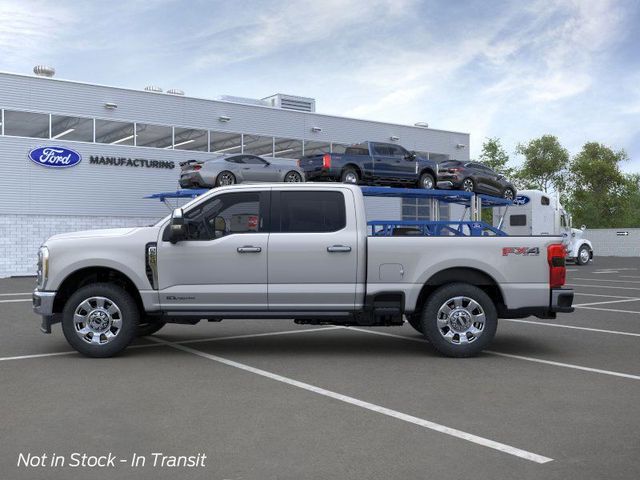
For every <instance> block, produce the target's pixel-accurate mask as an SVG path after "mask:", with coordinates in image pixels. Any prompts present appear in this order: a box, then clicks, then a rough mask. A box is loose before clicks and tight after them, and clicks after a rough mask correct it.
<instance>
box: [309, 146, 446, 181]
mask: <svg viewBox="0 0 640 480" xmlns="http://www.w3.org/2000/svg"><path fill="white" fill-rule="evenodd" d="M298 166H299V167H300V168H302V169H303V170H304V173H305V177H306V179H307V180H308V181H314V180H315V181H317V180H333V181H341V182H343V183H352V184H359V183H362V184H367V185H371V184H376V185H402V186H414V187H418V188H424V189H432V188H436V181H437V178H438V163H437V162H434V161H433V160H428V159H426V158H423V157H421V156H419V155H416V154H415V153H413V152H409V151H408V150H406V149H405V148H403V147H401V146H400V145H395V144H393V143H381V142H364V143H360V144H357V145H351V146H349V147H347V148H346V150H345V152H344V153H343V154H338V153H324V154H318V155H310V156H307V157H303V158H301V159H300V160H298Z"/></svg>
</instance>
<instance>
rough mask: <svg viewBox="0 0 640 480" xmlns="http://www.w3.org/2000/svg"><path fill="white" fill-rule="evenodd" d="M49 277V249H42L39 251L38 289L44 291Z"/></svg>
mask: <svg viewBox="0 0 640 480" xmlns="http://www.w3.org/2000/svg"><path fill="white" fill-rule="evenodd" d="M48 276H49V249H48V248H47V247H40V250H38V288H39V289H41V290H42V289H44V286H45V284H46V283H47V277H48Z"/></svg>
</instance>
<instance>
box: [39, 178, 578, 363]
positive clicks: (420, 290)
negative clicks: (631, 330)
mask: <svg viewBox="0 0 640 480" xmlns="http://www.w3.org/2000/svg"><path fill="white" fill-rule="evenodd" d="M398 231H399V232H400V231H401V230H398ZM561 240H562V239H561V238H560V237H508V236H479V237H457V236H417V235H402V234H399V235H397V236H379V235H375V232H372V229H371V227H370V226H368V225H367V219H366V214H365V205H364V199H363V194H362V191H361V190H360V188H359V187H357V186H354V185H347V184H253V185H233V186H229V187H221V188H217V189H214V190H211V191H209V192H207V193H205V194H204V195H202V196H200V197H198V198H196V199H194V200H192V201H191V202H190V203H188V204H186V205H185V206H184V207H182V208H178V209H176V210H175V211H174V212H173V213H172V215H170V216H168V217H166V218H164V219H162V220H160V221H159V222H158V223H157V224H155V225H154V226H150V227H141V228H121V229H112V230H94V231H84V232H75V233H67V234H62V235H55V236H53V237H51V238H50V239H48V240H47V241H46V242H45V243H44V245H43V246H42V247H41V248H40V251H39V261H38V280H37V288H36V290H35V291H34V293H33V306H34V310H35V312H36V313H38V314H40V315H41V316H42V331H43V332H45V333H50V332H51V325H52V324H54V323H58V322H61V323H62V330H63V332H64V335H65V337H66V339H67V341H68V342H69V343H70V344H71V345H72V346H73V347H74V348H75V349H76V350H78V351H79V352H81V353H83V354H85V355H88V356H92V357H109V356H112V355H115V354H117V353H118V352H120V351H122V350H123V349H125V348H126V347H127V346H128V345H129V343H130V342H131V341H132V340H133V339H134V338H135V337H136V336H137V335H150V334H152V333H155V332H156V331H158V330H159V329H160V328H162V326H163V325H165V323H167V322H173V323H187V324H195V323H197V322H198V321H200V320H203V319H205V320H209V321H219V320H222V319H241V318H251V319H255V318H288V319H294V320H295V321H296V322H297V323H318V324H338V325H364V326H391V325H402V323H403V322H404V319H405V318H406V320H407V321H408V322H409V323H410V324H411V325H412V326H413V327H414V328H415V329H417V330H418V331H420V332H422V333H423V334H424V335H425V336H426V338H427V339H428V341H429V343H430V344H431V345H432V346H433V347H434V348H435V349H436V350H438V351H439V352H441V353H442V354H444V355H447V356H452V357H467V356H472V355H474V354H476V353H478V352H479V351H481V350H482V349H483V348H485V347H486V346H487V345H488V344H489V343H490V342H491V340H492V338H493V337H494V335H495V332H496V327H497V322H498V318H514V317H526V316H529V315H535V316H538V317H540V318H554V317H555V315H556V312H571V311H573V308H572V307H571V304H572V302H573V291H572V290H570V289H567V288H562V287H563V285H564V281H565V266H564V250H563V247H562V243H561Z"/></svg>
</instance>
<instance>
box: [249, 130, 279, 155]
mask: <svg viewBox="0 0 640 480" xmlns="http://www.w3.org/2000/svg"><path fill="white" fill-rule="evenodd" d="M244 153H250V154H251V155H261V156H265V157H273V137H261V136H259V135H247V134H245V135H244Z"/></svg>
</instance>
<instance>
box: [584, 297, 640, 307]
mask: <svg viewBox="0 0 640 480" xmlns="http://www.w3.org/2000/svg"><path fill="white" fill-rule="evenodd" d="M638 300H640V298H626V299H624V300H607V301H605V302H592V303H577V304H575V305H573V306H574V307H588V306H590V305H604V304H606V303H622V302H636V301H638Z"/></svg>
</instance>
